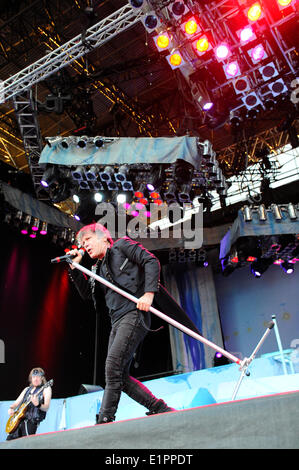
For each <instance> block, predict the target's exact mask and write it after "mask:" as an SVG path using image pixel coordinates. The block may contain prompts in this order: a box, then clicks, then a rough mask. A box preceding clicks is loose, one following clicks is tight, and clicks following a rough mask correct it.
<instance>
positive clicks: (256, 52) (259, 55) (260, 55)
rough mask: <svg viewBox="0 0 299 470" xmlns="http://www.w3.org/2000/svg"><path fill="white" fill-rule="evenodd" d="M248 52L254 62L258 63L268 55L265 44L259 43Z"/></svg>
mask: <svg viewBox="0 0 299 470" xmlns="http://www.w3.org/2000/svg"><path fill="white" fill-rule="evenodd" d="M247 53H248V54H249V56H250V58H251V60H252V62H253V63H254V64H257V63H258V62H260V61H261V60H263V59H266V58H267V57H268V54H267V53H266V51H265V49H264V46H263V45H262V44H258V45H257V46H255V47H253V48H252V49H249V50H248V51H247Z"/></svg>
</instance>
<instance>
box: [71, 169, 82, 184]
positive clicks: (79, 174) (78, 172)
mask: <svg viewBox="0 0 299 470" xmlns="http://www.w3.org/2000/svg"><path fill="white" fill-rule="evenodd" d="M71 174H72V177H73V179H74V180H76V181H81V180H83V178H84V172H83V168H82V167H81V166H77V168H76V169H75V170H73V171H72V172H71Z"/></svg>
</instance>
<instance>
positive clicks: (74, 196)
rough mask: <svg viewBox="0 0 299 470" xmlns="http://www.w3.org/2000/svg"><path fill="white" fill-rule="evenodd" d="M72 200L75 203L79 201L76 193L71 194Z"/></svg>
mask: <svg viewBox="0 0 299 470" xmlns="http://www.w3.org/2000/svg"><path fill="white" fill-rule="evenodd" d="M73 201H74V202H75V203H76V204H79V202H80V197H79V196H78V194H73Z"/></svg>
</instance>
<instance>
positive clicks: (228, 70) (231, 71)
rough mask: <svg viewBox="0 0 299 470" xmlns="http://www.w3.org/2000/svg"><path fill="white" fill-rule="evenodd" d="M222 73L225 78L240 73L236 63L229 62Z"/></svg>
mask: <svg viewBox="0 0 299 470" xmlns="http://www.w3.org/2000/svg"><path fill="white" fill-rule="evenodd" d="M224 72H225V74H226V76H227V78H230V77H236V76H237V75H238V74H239V73H240V68H239V65H238V62H230V63H229V64H227V65H225V67H224Z"/></svg>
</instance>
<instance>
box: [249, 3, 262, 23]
mask: <svg viewBox="0 0 299 470" xmlns="http://www.w3.org/2000/svg"><path fill="white" fill-rule="evenodd" d="M262 16H263V15H262V7H261V5H260V3H258V2H257V3H254V4H253V5H251V7H250V8H248V10H247V18H248V19H249V21H252V22H255V21H257V20H259V19H261V18H262Z"/></svg>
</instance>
